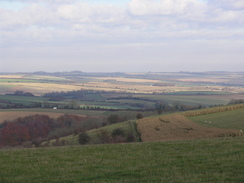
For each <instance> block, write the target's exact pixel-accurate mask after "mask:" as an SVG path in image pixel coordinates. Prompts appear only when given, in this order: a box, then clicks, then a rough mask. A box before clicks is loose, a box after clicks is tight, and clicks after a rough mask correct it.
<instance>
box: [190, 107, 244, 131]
mask: <svg viewBox="0 0 244 183" xmlns="http://www.w3.org/2000/svg"><path fill="white" fill-rule="evenodd" d="M190 119H191V120H192V121H194V122H196V123H199V124H201V125H204V126H209V127H216V128H228V129H239V130H244V108H242V109H237V110H232V111H225V112H218V113H213V114H207V115H200V116H192V117H190Z"/></svg>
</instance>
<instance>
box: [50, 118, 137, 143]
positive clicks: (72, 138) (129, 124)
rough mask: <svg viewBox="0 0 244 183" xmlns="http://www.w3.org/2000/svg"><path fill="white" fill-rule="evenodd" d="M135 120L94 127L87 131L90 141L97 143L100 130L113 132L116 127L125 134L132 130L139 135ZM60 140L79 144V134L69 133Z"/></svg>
mask: <svg viewBox="0 0 244 183" xmlns="http://www.w3.org/2000/svg"><path fill="white" fill-rule="evenodd" d="M134 125H135V121H133V120H131V121H125V122H121V123H116V124H112V125H109V126H105V127H101V128H98V129H93V130H89V131H87V134H88V135H89V137H90V138H91V139H90V143H96V141H97V140H98V139H97V133H99V131H100V130H106V131H108V132H109V133H111V132H112V131H113V130H114V129H116V128H121V129H122V130H123V131H124V132H125V134H128V133H130V132H132V133H133V135H134V136H135V137H137V134H136V131H135V126H134ZM60 140H65V142H66V145H79V142H78V135H69V136H65V137H62V138H60ZM54 141H55V140H52V141H51V142H50V144H51V143H52V142H54Z"/></svg>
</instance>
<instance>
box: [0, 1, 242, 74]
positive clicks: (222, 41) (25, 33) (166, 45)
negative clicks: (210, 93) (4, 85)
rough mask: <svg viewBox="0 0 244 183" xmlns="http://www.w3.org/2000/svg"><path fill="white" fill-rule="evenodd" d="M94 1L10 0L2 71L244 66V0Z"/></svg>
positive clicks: (3, 15)
mask: <svg viewBox="0 0 244 183" xmlns="http://www.w3.org/2000/svg"><path fill="white" fill-rule="evenodd" d="M90 2H91V1H85V0H36V1H31V0H3V1H2V2H1V3H0V49H1V51H0V57H1V58H0V63H1V65H2V66H1V68H0V71H2V72H3V71H11V69H10V67H9V66H10V64H11V63H12V65H15V67H16V68H14V67H12V70H13V71H17V70H18V69H19V70H31V69H32V70H50V71H54V70H65V69H69V70H74V69H79V70H84V71H138V72H140V71H142V72H144V71H149V70H151V71H178V70H228V69H231V70H240V66H238V65H240V64H241V65H242V66H243V58H244V53H242V52H243V51H241V50H244V27H243V25H244V1H240V0H211V1H210V0H131V1H121V2H120V3H116V1H101V0H100V1H99V0H94V1H93V3H90ZM109 2H110V3H109ZM122 2H123V3H122ZM21 63H23V64H21ZM47 63H49V64H48V65H49V67H47ZM152 63H153V64H152ZM26 65H28V67H27V66H26ZM57 65H58V67H57ZM24 66H25V67H24ZM128 66H130V67H128ZM199 66H201V68H202V69H201V68H200V67H199Z"/></svg>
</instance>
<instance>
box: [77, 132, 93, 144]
mask: <svg viewBox="0 0 244 183" xmlns="http://www.w3.org/2000/svg"><path fill="white" fill-rule="evenodd" d="M78 140H79V143H80V144H81V145H84V144H86V143H88V142H89V140H90V137H89V136H88V134H87V133H86V132H82V133H80V135H79V138H78Z"/></svg>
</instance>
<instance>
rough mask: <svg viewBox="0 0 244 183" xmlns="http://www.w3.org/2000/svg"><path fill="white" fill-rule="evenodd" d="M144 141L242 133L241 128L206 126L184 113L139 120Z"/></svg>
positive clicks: (226, 135) (139, 127)
mask: <svg viewBox="0 0 244 183" xmlns="http://www.w3.org/2000/svg"><path fill="white" fill-rule="evenodd" d="M137 125H138V131H139V132H140V133H141V139H142V141H143V142H154V141H170V140H187V139H200V138H214V137H229V136H238V135H240V131H239V130H228V129H218V128H209V127H204V126H201V125H198V124H195V123H193V122H192V121H190V120H189V119H188V118H187V117H185V116H183V115H179V114H176V115H164V116H157V117H153V118H144V119H140V120H138V121H137Z"/></svg>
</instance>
